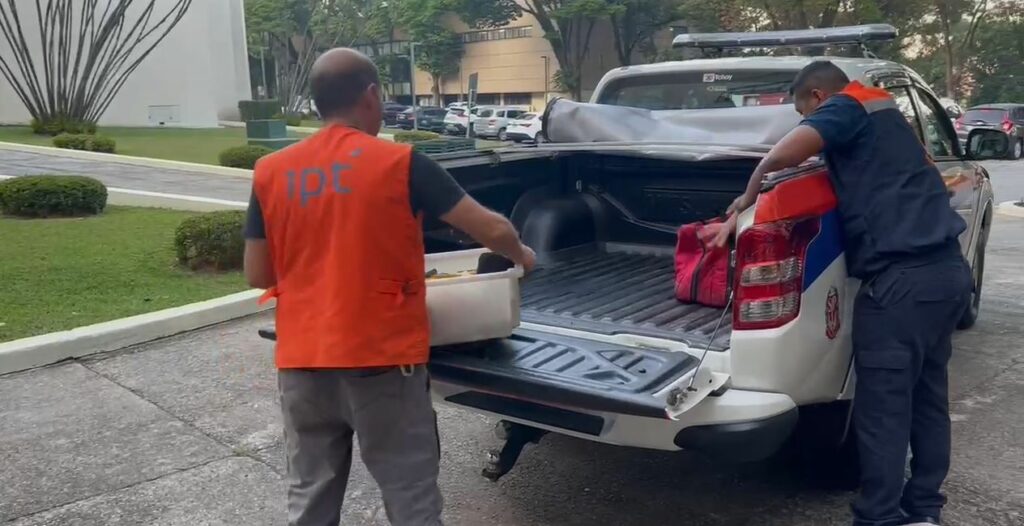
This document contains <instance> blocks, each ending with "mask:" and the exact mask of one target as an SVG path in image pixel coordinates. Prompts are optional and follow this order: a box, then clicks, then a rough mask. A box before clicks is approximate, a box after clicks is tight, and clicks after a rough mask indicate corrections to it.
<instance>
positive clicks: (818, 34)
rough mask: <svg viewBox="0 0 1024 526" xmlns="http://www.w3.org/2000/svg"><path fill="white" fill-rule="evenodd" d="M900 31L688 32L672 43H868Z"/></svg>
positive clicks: (874, 27)
mask: <svg viewBox="0 0 1024 526" xmlns="http://www.w3.org/2000/svg"><path fill="white" fill-rule="evenodd" d="M897 35H898V31H897V30H896V28H895V27H893V26H891V25H889V24H865V25H860V26H845V27H828V28H821V29H793V30H787V31H762V32H752V33H686V34H682V35H678V36H677V37H675V39H673V40H672V47H677V48H679V47H696V48H727V47H774V46H808V45H823V44H862V45H863V44H864V43H866V42H877V41H889V40H895V39H896V37H897Z"/></svg>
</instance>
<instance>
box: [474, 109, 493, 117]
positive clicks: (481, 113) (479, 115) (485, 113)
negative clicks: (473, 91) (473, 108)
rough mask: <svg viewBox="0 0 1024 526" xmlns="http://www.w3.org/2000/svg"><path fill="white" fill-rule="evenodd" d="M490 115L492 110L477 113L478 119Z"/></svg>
mask: <svg viewBox="0 0 1024 526" xmlns="http://www.w3.org/2000/svg"><path fill="white" fill-rule="evenodd" d="M491 115H494V110H480V112H479V113H477V116H478V117H490V116H491Z"/></svg>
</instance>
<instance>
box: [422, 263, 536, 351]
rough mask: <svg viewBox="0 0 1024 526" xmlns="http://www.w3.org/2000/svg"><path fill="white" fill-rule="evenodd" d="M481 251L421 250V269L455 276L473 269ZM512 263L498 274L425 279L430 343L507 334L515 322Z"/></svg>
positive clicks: (516, 307) (516, 278)
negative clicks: (423, 255) (423, 257)
mask: <svg viewBox="0 0 1024 526" xmlns="http://www.w3.org/2000/svg"><path fill="white" fill-rule="evenodd" d="M487 252H489V250H487V249H476V250H460V251H458V252H444V253H440V254H427V257H426V261H427V265H426V269H425V271H430V270H437V272H438V273H439V274H457V273H459V272H464V271H475V270H476V266H477V262H478V261H479V259H480V254H484V253H487ZM521 277H523V269H522V267H520V266H518V265H517V266H516V267H514V268H511V269H509V270H506V271H504V272H494V273H491V274H480V275H468V276H457V277H453V278H439V279H428V280H427V310H428V311H429V312H430V345H450V344H453V343H466V342H475V341H481V340H490V339H494V338H507V337H509V336H511V335H512V331H514V330H515V329H516V327H518V326H519V300H520V298H519V278H521Z"/></svg>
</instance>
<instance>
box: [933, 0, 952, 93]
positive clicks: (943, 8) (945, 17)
mask: <svg viewBox="0 0 1024 526" xmlns="http://www.w3.org/2000/svg"><path fill="white" fill-rule="evenodd" d="M936 7H937V8H938V11H939V21H940V23H941V24H942V52H943V55H944V56H945V59H946V96H947V97H949V98H953V97H954V86H955V85H956V81H955V80H954V78H953V75H954V69H955V66H954V60H955V57H954V54H953V35H952V34H951V32H952V25H953V24H952V22H951V20H950V17H949V4H948V3H947V2H946V1H945V0H937V1H936Z"/></svg>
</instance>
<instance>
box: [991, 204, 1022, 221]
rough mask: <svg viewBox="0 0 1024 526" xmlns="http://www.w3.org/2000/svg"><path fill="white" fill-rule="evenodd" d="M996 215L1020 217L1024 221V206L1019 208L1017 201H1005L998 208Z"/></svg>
mask: <svg viewBox="0 0 1024 526" xmlns="http://www.w3.org/2000/svg"><path fill="white" fill-rule="evenodd" d="M995 211H996V213H997V214H999V215H1004V216H1010V217H1019V218H1022V219H1024V206H1017V205H1016V201H1004V202H1002V203H999V204H998V205H997V206H996V210H995Z"/></svg>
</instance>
